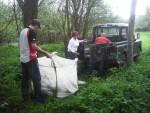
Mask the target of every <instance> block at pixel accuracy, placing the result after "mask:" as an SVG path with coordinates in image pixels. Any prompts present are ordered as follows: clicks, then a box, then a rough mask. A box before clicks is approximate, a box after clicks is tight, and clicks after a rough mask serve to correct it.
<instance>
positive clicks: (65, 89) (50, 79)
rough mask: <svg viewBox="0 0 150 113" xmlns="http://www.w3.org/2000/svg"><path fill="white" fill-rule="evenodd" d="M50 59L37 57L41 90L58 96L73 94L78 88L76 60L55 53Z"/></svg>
mask: <svg viewBox="0 0 150 113" xmlns="http://www.w3.org/2000/svg"><path fill="white" fill-rule="evenodd" d="M52 59H53V60H51V59H50V58H47V57H41V58H38V62H39V68H40V73H41V87H42V91H44V92H45V93H47V94H50V95H55V96H57V97H60V98H63V97H66V96H69V95H71V94H74V93H75V92H76V91H77V90H78V83H77V61H76V60H69V59H65V58H62V57H59V56H57V55H54V56H53V58H52ZM53 61H54V62H53ZM54 66H56V70H55V68H54Z"/></svg>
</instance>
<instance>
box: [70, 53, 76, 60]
mask: <svg viewBox="0 0 150 113" xmlns="http://www.w3.org/2000/svg"><path fill="white" fill-rule="evenodd" d="M68 58H69V59H71V60H74V59H75V58H77V55H76V53H73V52H68Z"/></svg>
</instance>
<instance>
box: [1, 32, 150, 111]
mask: <svg viewBox="0 0 150 113" xmlns="http://www.w3.org/2000/svg"><path fill="white" fill-rule="evenodd" d="M141 37H142V41H143V52H142V56H141V60H140V62H139V63H138V64H133V65H132V66H131V67H128V68H127V67H124V68H121V69H119V70H113V71H111V72H110V73H109V75H108V76H109V77H108V79H107V80H106V81H102V80H99V79H98V78H97V77H94V76H95V74H94V73H93V74H92V75H93V77H91V78H90V79H89V80H88V83H87V85H86V86H84V87H82V88H81V89H80V90H79V91H78V92H77V93H76V94H75V95H72V96H70V97H67V98H65V99H57V98H54V97H49V99H48V103H47V104H45V105H39V104H35V103H33V102H32V100H29V101H27V102H23V101H22V99H21V97H20V80H19V79H18V73H19V72H20V63H19V50H18V48H17V47H14V46H8V47H6V46H5V47H4V46H3V47H0V113H1V112H2V113H149V111H150V44H149V43H150V33H148V32H147V33H141ZM42 47H43V48H44V49H46V50H48V51H51V52H52V51H58V52H59V55H61V56H63V55H64V54H63V44H62V43H61V44H52V45H43V46H42Z"/></svg>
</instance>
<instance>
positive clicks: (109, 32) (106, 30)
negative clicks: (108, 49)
mask: <svg viewBox="0 0 150 113" xmlns="http://www.w3.org/2000/svg"><path fill="white" fill-rule="evenodd" d="M101 33H106V34H107V36H108V37H111V36H114V35H119V28H112V27H110V28H108V27H107V28H97V29H96V33H95V35H96V36H100V35H101Z"/></svg>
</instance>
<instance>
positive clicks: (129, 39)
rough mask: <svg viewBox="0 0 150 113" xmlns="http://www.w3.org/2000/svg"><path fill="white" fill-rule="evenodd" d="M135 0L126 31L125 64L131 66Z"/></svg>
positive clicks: (133, 0)
mask: <svg viewBox="0 0 150 113" xmlns="http://www.w3.org/2000/svg"><path fill="white" fill-rule="evenodd" d="M136 2H137V1H136V0H132V5H131V14H130V18H129V30H128V36H129V38H128V53H127V63H128V65H131V64H132V62H133V44H134V42H133V41H134V39H133V37H134V24H135V12H136Z"/></svg>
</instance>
